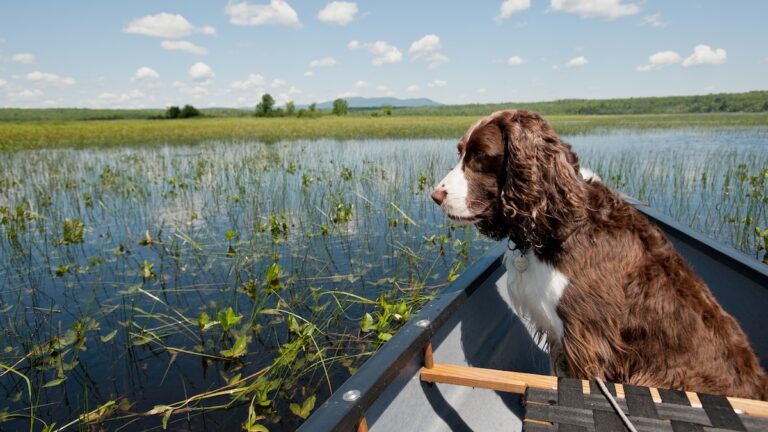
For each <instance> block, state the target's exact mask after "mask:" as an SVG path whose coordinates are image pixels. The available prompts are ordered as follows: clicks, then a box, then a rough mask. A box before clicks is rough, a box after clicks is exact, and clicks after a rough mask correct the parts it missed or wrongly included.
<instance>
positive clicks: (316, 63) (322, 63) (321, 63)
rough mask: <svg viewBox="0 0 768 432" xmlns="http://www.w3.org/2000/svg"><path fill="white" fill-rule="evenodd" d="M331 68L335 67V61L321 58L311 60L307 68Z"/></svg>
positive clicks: (329, 58)
mask: <svg viewBox="0 0 768 432" xmlns="http://www.w3.org/2000/svg"><path fill="white" fill-rule="evenodd" d="M331 66H336V59H335V58H333V57H323V58H320V59H316V60H312V61H311V62H309V67H311V68H318V67H331Z"/></svg>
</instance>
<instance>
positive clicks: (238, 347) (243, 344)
mask: <svg viewBox="0 0 768 432" xmlns="http://www.w3.org/2000/svg"><path fill="white" fill-rule="evenodd" d="M220 353H221V355H222V356H224V357H226V358H237V357H242V356H244V355H245V354H248V340H247V338H246V336H245V335H242V336H238V337H237V339H236V340H235V344H234V345H232V348H230V349H226V350H222V351H220Z"/></svg>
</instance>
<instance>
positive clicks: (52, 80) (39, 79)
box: [24, 71, 76, 87]
mask: <svg viewBox="0 0 768 432" xmlns="http://www.w3.org/2000/svg"><path fill="white" fill-rule="evenodd" d="M24 79H25V80H27V81H31V82H34V83H37V84H42V85H51V86H56V87H64V86H71V85H73V84H75V82H76V81H75V79H74V78H70V77H63V76H59V75H56V74H53V73H47V72H39V71H35V72H30V73H28V74H26V75H25V76H24Z"/></svg>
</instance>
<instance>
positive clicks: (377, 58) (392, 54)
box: [347, 40, 403, 66]
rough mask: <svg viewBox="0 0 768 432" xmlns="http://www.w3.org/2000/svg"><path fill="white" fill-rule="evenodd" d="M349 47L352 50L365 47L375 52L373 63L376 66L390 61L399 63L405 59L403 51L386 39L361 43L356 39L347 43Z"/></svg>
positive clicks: (370, 51)
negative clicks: (385, 40)
mask: <svg viewBox="0 0 768 432" xmlns="http://www.w3.org/2000/svg"><path fill="white" fill-rule="evenodd" d="M347 47H348V48H349V49H351V50H358V49H364V50H366V51H368V52H369V53H371V54H373V60H372V61H371V63H372V64H373V65H374V66H381V65H384V64H389V63H399V62H401V61H403V53H402V52H400V50H399V49H397V47H396V46H394V45H390V44H389V43H387V42H384V41H376V42H373V43H360V42H358V41H356V40H353V41H351V42H349V43H348V44H347Z"/></svg>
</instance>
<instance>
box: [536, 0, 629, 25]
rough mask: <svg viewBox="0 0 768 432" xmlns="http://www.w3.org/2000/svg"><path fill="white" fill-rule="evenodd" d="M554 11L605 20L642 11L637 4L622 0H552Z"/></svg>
mask: <svg viewBox="0 0 768 432" xmlns="http://www.w3.org/2000/svg"><path fill="white" fill-rule="evenodd" d="M550 7H551V8H552V10H554V11H556V12H568V13H575V14H577V15H579V16H580V17H581V18H605V19H608V20H612V19H616V18H620V17H623V16H628V15H634V14H636V13H638V12H639V11H640V7H639V6H638V5H636V4H635V3H626V4H624V3H621V0H552V1H551V3H550Z"/></svg>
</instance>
